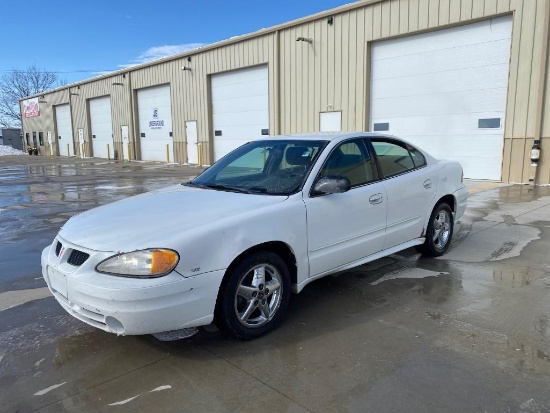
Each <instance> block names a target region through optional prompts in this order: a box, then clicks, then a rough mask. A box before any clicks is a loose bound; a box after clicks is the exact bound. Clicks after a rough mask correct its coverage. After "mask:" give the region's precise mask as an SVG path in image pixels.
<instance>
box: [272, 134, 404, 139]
mask: <svg viewBox="0 0 550 413" xmlns="http://www.w3.org/2000/svg"><path fill="white" fill-rule="evenodd" d="M359 136H361V137H367V138H373V137H386V138H393V139H398V140H401V141H402V139H399V138H398V137H396V136H393V135H388V134H384V133H376V132H311V133H299V134H293V135H278V136H270V137H266V138H265V139H270V140H271V139H273V140H285V139H298V140H309V141H319V140H322V141H333V140H337V139H338V140H340V139H345V138H357V137H359Z"/></svg>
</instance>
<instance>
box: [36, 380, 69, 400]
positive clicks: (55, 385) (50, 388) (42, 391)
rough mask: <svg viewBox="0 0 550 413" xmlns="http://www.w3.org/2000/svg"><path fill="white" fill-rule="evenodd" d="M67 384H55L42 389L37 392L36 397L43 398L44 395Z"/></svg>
mask: <svg viewBox="0 0 550 413" xmlns="http://www.w3.org/2000/svg"><path fill="white" fill-rule="evenodd" d="M66 383H67V382H66V381H64V382H63V383H59V384H54V385H53V386H50V387H47V388H45V389H42V390H40V391H37V392H36V393H34V395H35V396H43V395H44V394H46V393H48V392H50V391H52V390H54V389H57V388H58V387H61V386H63V385H64V384H66Z"/></svg>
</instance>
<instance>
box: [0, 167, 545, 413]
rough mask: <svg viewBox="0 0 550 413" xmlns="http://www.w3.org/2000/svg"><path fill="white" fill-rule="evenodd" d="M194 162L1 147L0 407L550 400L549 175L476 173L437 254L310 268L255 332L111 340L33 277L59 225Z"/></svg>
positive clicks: (351, 406)
mask: <svg viewBox="0 0 550 413" xmlns="http://www.w3.org/2000/svg"><path fill="white" fill-rule="evenodd" d="M197 171H198V170H197V169H196V168H191V167H181V166H176V165H169V166H166V165H161V164H145V163H131V164H129V163H124V164H122V163H115V162H110V163H109V162H105V161H100V160H97V159H96V160H93V159H90V160H75V159H60V158H57V159H51V158H40V157H28V156H21V157H1V158H0V411H6V412H32V411H40V412H60V411H71V412H73V411H74V412H76V411H78V412H83V411H94V412H95V411H109V412H111V411H112V412H119V411H120V412H122V411H152V410H155V411H163V412H165V411H166V412H172V411H173V412H182V411H190V412H202V411H204V412H214V411H243V412H249V411H258V410H269V411H273V412H280V411H281V412H287V411H288V412H341V411H352V412H395V411H406V412H425V411H430V412H432V411H433V412H474V411H479V412H539V411H540V412H548V411H550V392H549V389H550V300H549V296H550V259H549V252H550V241H549V232H550V188H547V187H536V188H532V187H529V186H519V185H512V186H496V185H494V184H487V183H483V182H478V183H475V182H473V183H470V186H471V191H472V195H471V198H470V203H469V207H468V210H467V212H466V214H465V216H464V217H463V218H462V219H461V221H460V223H459V224H458V225H457V227H456V228H455V236H454V242H453V244H452V248H451V250H450V251H449V252H448V253H447V254H446V255H445V256H443V257H441V258H438V259H426V258H421V257H420V256H419V254H417V253H416V252H415V251H414V250H407V251H404V252H402V253H400V254H395V255H392V256H390V257H387V258H384V259H381V260H378V261H375V262H372V263H370V264H368V265H364V266H361V267H359V268H356V269H354V270H351V271H346V272H345V273H341V274H338V275H336V276H330V277H327V278H324V279H321V280H319V281H316V282H314V283H312V284H310V285H309V286H308V287H306V289H305V290H304V291H303V292H302V293H301V294H299V295H297V296H293V297H292V299H291V302H290V307H289V311H288V313H287V316H286V318H285V320H284V322H283V323H282V325H281V326H280V327H279V328H278V329H277V330H276V331H274V332H273V333H272V334H270V335H268V336H266V337H263V338H261V339H258V340H255V341H252V342H241V341H238V340H236V339H234V338H232V337H231V336H229V335H227V334H225V333H222V332H220V331H216V329H215V328H208V329H205V330H201V331H200V332H199V334H197V335H196V336H194V337H192V338H190V339H187V340H180V341H175V342H160V341H157V340H156V339H155V338H153V337H151V336H142V337H116V336H115V335H112V334H108V333H105V332H102V331H100V330H96V329H94V328H92V327H89V326H88V325H86V324H84V323H82V322H80V321H78V320H76V319H73V318H72V317H71V316H69V315H68V314H66V313H65V311H64V310H63V309H62V308H61V307H60V306H59V305H58V304H57V302H56V301H55V300H54V299H53V297H51V296H50V295H49V293H48V291H47V289H45V283H44V281H43V280H42V278H41V273H40V252H41V250H42V248H43V247H44V246H45V245H47V244H48V243H50V242H51V240H52V239H53V237H54V236H55V234H56V233H57V231H58V229H59V227H60V226H61V225H62V224H63V222H65V220H66V219H68V218H69V217H70V216H72V215H74V214H76V213H78V212H80V211H83V210H86V209H89V208H91V207H94V206H97V205H101V204H105V203H107V202H111V201H114V200H117V199H121V198H124V197H127V196H130V195H134V194H137V193H141V192H143V191H146V190H152V189H155V188H159V187H163V186H166V185H170V184H174V183H179V182H182V181H183V180H186V179H188V177H190V176H193V175H195V174H196V173H197ZM113 225H114V226H116V223H113Z"/></svg>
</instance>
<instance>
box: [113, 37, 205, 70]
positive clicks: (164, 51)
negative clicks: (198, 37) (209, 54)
mask: <svg viewBox="0 0 550 413" xmlns="http://www.w3.org/2000/svg"><path fill="white" fill-rule="evenodd" d="M202 46H204V43H184V44H175V45H166V46H154V47H150V48H149V49H147V50H145V51H144V52H143V53H141V54H140V55H139V56H138V57H136V58H135V59H134V60H133V61H132V62H130V63H126V64H122V65H118V67H120V68H123V69H126V68H129V67H132V66H135V65H139V64H142V63H147V62H151V61H153V60H158V59H162V58H163V57H167V56H173V55H175V54H179V53H184V52H188V51H190V50H194V49H198V48H199V47H202Z"/></svg>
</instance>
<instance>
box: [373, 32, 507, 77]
mask: <svg viewBox="0 0 550 413" xmlns="http://www.w3.org/2000/svg"><path fill="white" fill-rule="evenodd" d="M509 52H510V41H509V40H500V41H498V42H492V43H481V44H477V45H474V46H472V47H466V46H464V47H461V48H457V49H446V50H442V51H434V52H429V53H428V52H419V53H415V54H413V55H406V56H401V57H394V58H391V59H380V58H379V56H378V49H377V48H376V49H375V51H374V53H373V61H376V65H375V68H374V70H373V73H372V78H373V79H375V80H377V79H387V78H393V77H397V76H410V75H414V74H421V73H437V72H445V71H449V70H460V69H467V68H470V67H476V68H481V67H485V66H492V65H504V66H506V67H507V65H508V59H507V58H506V56H509Z"/></svg>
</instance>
